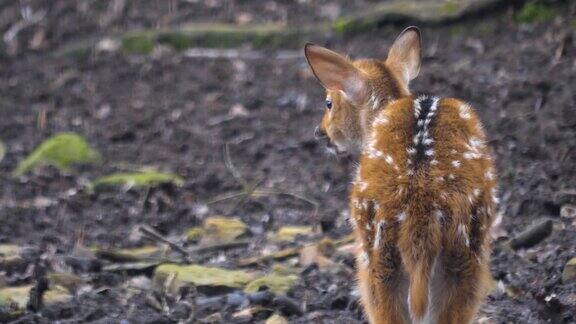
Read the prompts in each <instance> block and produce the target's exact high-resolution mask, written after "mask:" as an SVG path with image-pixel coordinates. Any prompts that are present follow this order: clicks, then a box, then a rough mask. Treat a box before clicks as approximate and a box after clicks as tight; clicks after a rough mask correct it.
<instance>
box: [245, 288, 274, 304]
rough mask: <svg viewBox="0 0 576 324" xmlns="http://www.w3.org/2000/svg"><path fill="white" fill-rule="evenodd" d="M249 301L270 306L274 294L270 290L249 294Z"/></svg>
mask: <svg viewBox="0 0 576 324" xmlns="http://www.w3.org/2000/svg"><path fill="white" fill-rule="evenodd" d="M248 299H249V300H250V302H251V303H252V304H257V305H268V304H270V303H271V302H272V299H274V294H273V293H272V292H271V291H269V290H264V291H257V292H254V293H251V294H248Z"/></svg>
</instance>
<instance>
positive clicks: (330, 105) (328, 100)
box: [326, 99, 332, 109]
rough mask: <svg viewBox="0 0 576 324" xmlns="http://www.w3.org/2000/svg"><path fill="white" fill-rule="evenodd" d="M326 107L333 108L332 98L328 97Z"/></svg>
mask: <svg viewBox="0 0 576 324" xmlns="http://www.w3.org/2000/svg"><path fill="white" fill-rule="evenodd" d="M326 108H328V109H332V100H330V99H326Z"/></svg>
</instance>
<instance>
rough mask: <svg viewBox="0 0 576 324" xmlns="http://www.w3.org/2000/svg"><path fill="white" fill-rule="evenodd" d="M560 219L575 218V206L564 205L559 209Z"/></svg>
mask: <svg viewBox="0 0 576 324" xmlns="http://www.w3.org/2000/svg"><path fill="white" fill-rule="evenodd" d="M560 217H564V218H576V206H574V205H564V206H562V207H561V208H560Z"/></svg>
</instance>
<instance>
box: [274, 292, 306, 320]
mask: <svg viewBox="0 0 576 324" xmlns="http://www.w3.org/2000/svg"><path fill="white" fill-rule="evenodd" d="M273 304H274V306H275V307H277V308H278V309H279V310H280V311H281V312H282V313H284V314H285V315H287V316H290V315H298V316H302V314H304V312H303V311H302V308H301V307H300V305H298V303H297V302H296V301H295V300H294V299H292V298H289V297H287V296H276V297H274V300H273Z"/></svg>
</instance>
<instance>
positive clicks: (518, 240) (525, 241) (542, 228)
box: [510, 219, 553, 249]
mask: <svg viewBox="0 0 576 324" xmlns="http://www.w3.org/2000/svg"><path fill="white" fill-rule="evenodd" d="M552 225H553V223H552V220H551V219H544V220H542V221H539V222H537V223H535V224H532V225H530V226H529V227H528V228H527V229H525V230H524V231H522V232H521V233H519V234H518V235H516V236H515V237H514V238H512V240H510V247H512V248H513V249H520V248H528V247H531V246H534V245H536V244H538V243H540V242H541V241H542V240H544V239H545V238H547V237H548V236H550V234H552V227H553V226H552Z"/></svg>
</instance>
